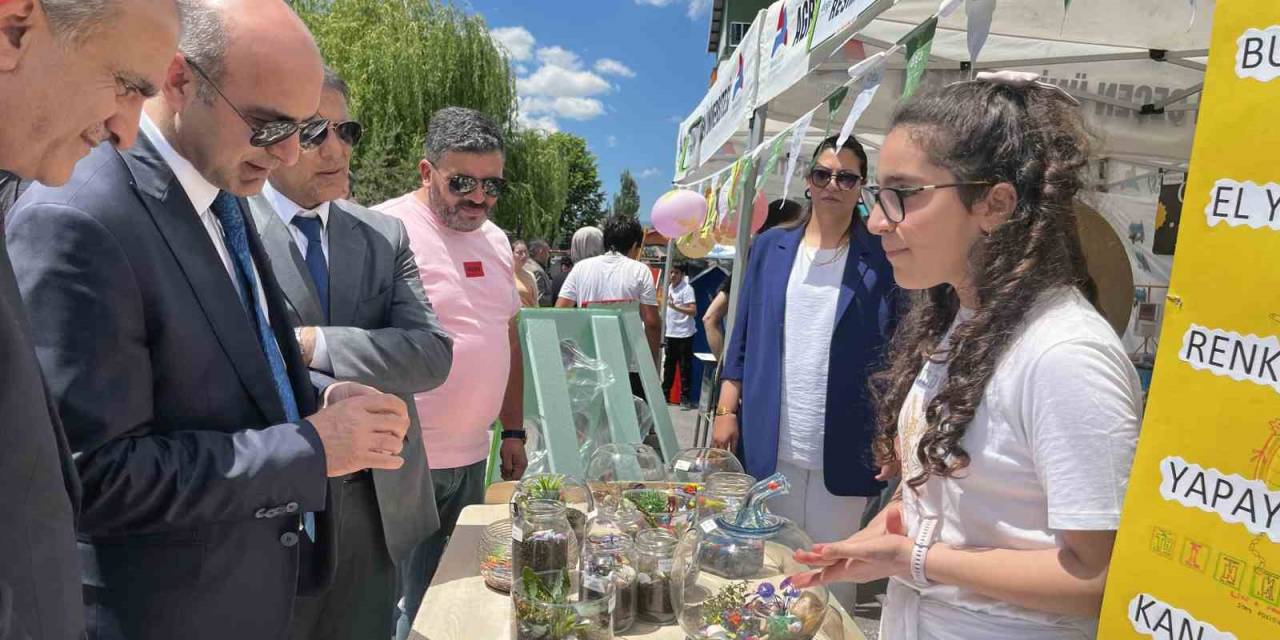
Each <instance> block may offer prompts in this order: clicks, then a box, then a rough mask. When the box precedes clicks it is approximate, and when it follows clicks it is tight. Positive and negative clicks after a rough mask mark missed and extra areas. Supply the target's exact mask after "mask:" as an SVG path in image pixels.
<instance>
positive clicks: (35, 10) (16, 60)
mask: <svg viewBox="0 0 1280 640" xmlns="http://www.w3.org/2000/svg"><path fill="white" fill-rule="evenodd" d="M48 29H49V23H48V22H47V21H46V20H45V18H44V12H43V11H42V10H41V9H40V4H39V3H38V2H36V0H0V73H7V72H11V71H13V70H15V69H17V68H18V65H19V64H21V63H22V58H23V56H25V55H27V52H28V50H30V49H31V41H32V40H33V39H34V38H35V36H36V34H37V33H39V32H40V30H45V31H48Z"/></svg>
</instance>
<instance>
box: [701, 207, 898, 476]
mask: <svg viewBox="0 0 1280 640" xmlns="http://www.w3.org/2000/svg"><path fill="white" fill-rule="evenodd" d="M803 237H804V228H803V227H800V228H796V229H780V228H779V229H770V230H769V231H766V232H765V233H763V234H760V237H758V238H756V240H755V242H754V246H753V247H752V250H751V254H750V258H749V259H748V262H747V269H746V274H745V278H744V279H743V283H742V290H741V292H740V293H739V296H740V297H739V300H738V315H737V319H736V321H735V322H734V325H733V335H732V336H730V338H729V346H728V347H727V348H726V349H725V362H724V369H723V371H722V373H721V377H722V378H723V379H726V380H739V381H741V382H742V408H741V410H740V414H739V424H740V426H741V429H742V431H741V438H742V440H741V445H740V446H741V449H742V456H743V461H744V463H745V465H746V468H747V473H749V474H751V475H753V476H755V477H757V478H764V477H766V476H768V475H769V474H772V473H773V472H774V471H775V470H776V468H777V463H778V422H779V414H780V410H781V404H782V362H783V360H782V358H783V354H782V345H783V344H784V341H783V320H784V319H785V318H786V302H787V281H788V279H789V278H790V276H791V266H792V264H793V263H794V262H795V259H796V251H797V250H798V249H799V247H800V241H801V239H802V238H803ZM849 249H850V253H849V259H848V261H847V263H846V265H845V271H844V279H843V282H842V283H841V286H840V300H839V304H838V306H837V308H836V323H835V327H834V331H833V333H832V336H831V359H830V362H829V365H828V376H827V414H826V433H825V436H824V440H823V443H824V452H823V471H824V477H825V481H826V487H827V490H828V491H830V492H831V493H832V494H834V495H839V496H873V495H878V494H879V493H880V491H881V489H883V488H884V483H882V482H879V481H877V480H876V479H875V475H876V473H877V471H878V469H877V467H876V466H875V464H874V460H873V456H872V454H871V441H872V438H873V437H874V435H875V419H874V414H873V411H872V406H871V398H870V393H869V391H868V387H867V377H868V375H869V374H870V373H871V372H873V371H875V370H876V368H877V367H878V366H879V365H880V364H881V362H882V358H883V356H884V352H885V350H886V348H887V345H888V342H889V338H890V337H891V336H892V335H893V330H894V327H895V326H896V324H897V316H898V309H897V301H898V288H897V286H896V285H895V284H894V281H893V269H892V267H891V266H890V265H889V261H888V260H887V259H886V258H885V255H884V249H883V248H881V246H880V238H878V237H876V236H874V235H872V234H871V233H869V232H868V231H867V230H866V228H865V227H864V226H862V225H859V226H858V227H857V228H856V229H855V232H854V236H853V239H852V241H851V244H850V248H849Z"/></svg>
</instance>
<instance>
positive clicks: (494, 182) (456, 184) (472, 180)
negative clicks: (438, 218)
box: [449, 173, 507, 198]
mask: <svg viewBox="0 0 1280 640" xmlns="http://www.w3.org/2000/svg"><path fill="white" fill-rule="evenodd" d="M476 187H481V188H482V189H483V190H484V195H485V196H487V197H490V198H497V197H499V196H501V195H502V192H503V191H506V190H507V181H506V180H504V179H502V178H484V179H481V178H476V177H472V176H468V175H464V174H461V173H459V174H457V175H453V176H450V177H449V191H452V192H453V194H454V195H459V196H465V195H467V194H468V193H471V192H472V191H475V190H476Z"/></svg>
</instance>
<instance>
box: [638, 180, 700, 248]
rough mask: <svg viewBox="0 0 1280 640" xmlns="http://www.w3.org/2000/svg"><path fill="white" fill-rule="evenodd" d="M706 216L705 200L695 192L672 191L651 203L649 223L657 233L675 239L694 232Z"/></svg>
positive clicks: (684, 190) (686, 190) (685, 190)
mask: <svg viewBox="0 0 1280 640" xmlns="http://www.w3.org/2000/svg"><path fill="white" fill-rule="evenodd" d="M706 214H707V199H706V198H705V197H703V196H702V195H701V194H699V193H698V192H696V191H690V190H688V189H674V190H672V191H668V192H666V193H664V194H662V197H661V198H658V201H657V202H655V203H653V210H652V211H651V212H650V214H649V221H650V222H652V223H653V228H654V229H657V230H658V233H661V234H662V235H664V236H666V237H668V238H677V237H679V236H682V235H685V234H687V233H691V232H693V231H696V230H697V229H698V228H699V227H701V226H702V221H703V218H704V217H705V216H706Z"/></svg>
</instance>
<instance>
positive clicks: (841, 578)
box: [792, 502, 911, 589]
mask: <svg viewBox="0 0 1280 640" xmlns="http://www.w3.org/2000/svg"><path fill="white" fill-rule="evenodd" d="M883 522H884V525H883V526H882V527H881V528H880V529H879V530H872V529H864V530H863V531H859V532H858V533H855V534H854V535H852V536H850V537H849V538H848V539H846V540H844V541H841V542H832V543H827V544H815V545H814V546H813V549H811V550H809V551H805V550H797V551H796V552H795V554H794V557H795V559H796V561H797V562H801V563H804V564H807V565H809V566H811V567H822V568H821V569H818V570H816V571H809V572H806V573H802V574H799V575H796V576H793V577H792V583H793V584H795V585H796V586H797V587H799V588H802V589H803V588H806V587H811V586H816V585H821V584H830V583H832V582H871V581H873V580H879V579H881V578H886V577H889V576H904V575H908V574H909V573H910V572H911V539H910V538H908V537H907V529H906V526H905V525H904V524H903V521H902V505H901V503H898V502H894V503H891V504H890V505H889V506H888V507H886V508H885V518H884V520H883Z"/></svg>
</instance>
